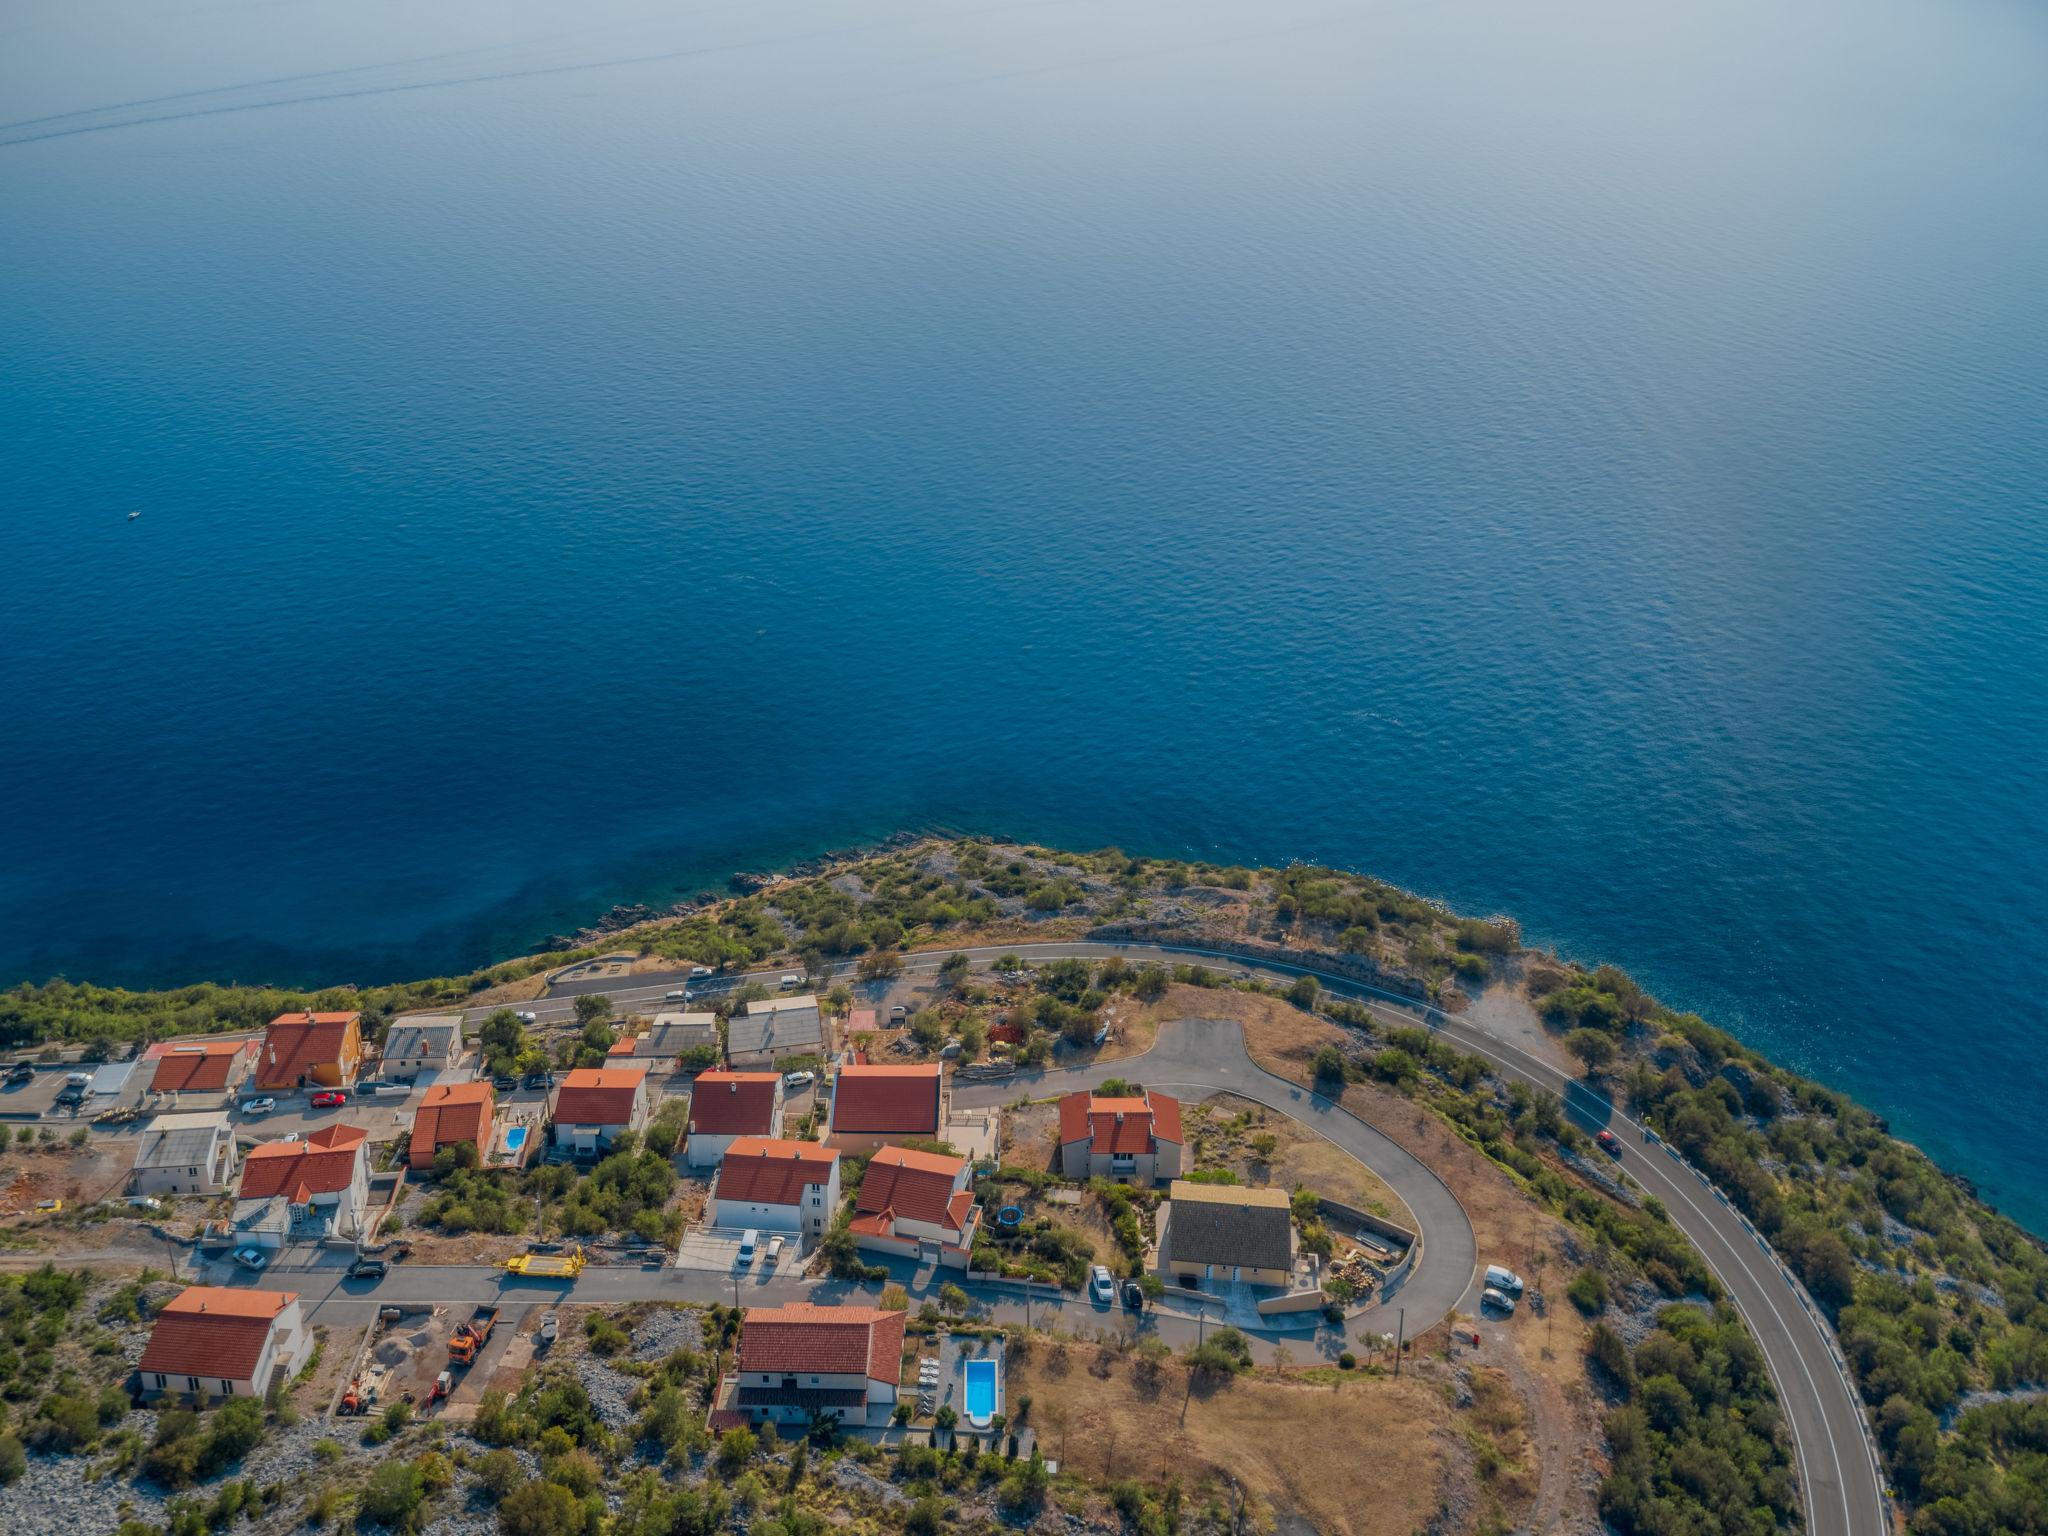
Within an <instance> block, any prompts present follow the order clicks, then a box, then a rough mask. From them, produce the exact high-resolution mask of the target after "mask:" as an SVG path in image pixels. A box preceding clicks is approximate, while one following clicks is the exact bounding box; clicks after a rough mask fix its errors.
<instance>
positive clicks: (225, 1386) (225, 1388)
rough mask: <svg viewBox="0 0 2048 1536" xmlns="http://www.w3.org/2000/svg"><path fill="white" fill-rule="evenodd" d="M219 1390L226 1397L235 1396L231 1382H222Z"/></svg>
mask: <svg viewBox="0 0 2048 1536" xmlns="http://www.w3.org/2000/svg"><path fill="white" fill-rule="evenodd" d="M220 1389H221V1391H222V1392H224V1393H226V1394H227V1395H228V1396H229V1397H233V1396H234V1395H235V1384H234V1383H233V1382H232V1381H224V1382H222V1383H221V1384H220Z"/></svg>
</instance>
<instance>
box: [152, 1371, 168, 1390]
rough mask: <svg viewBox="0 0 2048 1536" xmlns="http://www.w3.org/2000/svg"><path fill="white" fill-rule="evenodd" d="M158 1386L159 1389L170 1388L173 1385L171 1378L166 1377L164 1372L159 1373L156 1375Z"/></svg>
mask: <svg viewBox="0 0 2048 1536" xmlns="http://www.w3.org/2000/svg"><path fill="white" fill-rule="evenodd" d="M156 1384H157V1386H158V1388H159V1389H161V1388H163V1387H168V1386H169V1385H170V1384H171V1379H170V1377H168V1376H166V1375H164V1373H163V1372H162V1371H158V1372H157V1375H156Z"/></svg>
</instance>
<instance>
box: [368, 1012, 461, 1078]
mask: <svg viewBox="0 0 2048 1536" xmlns="http://www.w3.org/2000/svg"><path fill="white" fill-rule="evenodd" d="M461 1059H462V1015H461V1014H459V1013H421V1014H415V1015H413V1016H412V1017H411V1018H407V1019H397V1020H394V1021H393V1022H392V1025H391V1033H390V1034H388V1035H386V1036H385V1037H384V1059H383V1065H382V1070H383V1071H385V1072H390V1073H400V1072H436V1071H440V1070H442V1069H443V1068H446V1067H452V1066H454V1065H455V1063H456V1062H458V1061H460V1060H461Z"/></svg>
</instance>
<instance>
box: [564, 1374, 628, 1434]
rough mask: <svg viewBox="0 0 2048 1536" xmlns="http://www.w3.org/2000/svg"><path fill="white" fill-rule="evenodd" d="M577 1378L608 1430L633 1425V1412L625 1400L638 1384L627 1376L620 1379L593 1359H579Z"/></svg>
mask: <svg viewBox="0 0 2048 1536" xmlns="http://www.w3.org/2000/svg"><path fill="white" fill-rule="evenodd" d="M576 1375H577V1377H578V1379H579V1380H581V1381H582V1383H583V1390H584V1391H586V1392H588V1393H589V1394H590V1406H591V1408H592V1409H593V1410H594V1411H595V1412H596V1414H597V1416H598V1418H599V1420H601V1421H602V1422H603V1424H604V1426H605V1427H606V1428H607V1429H618V1428H620V1427H621V1426H623V1425H626V1424H630V1423H632V1422H633V1410H632V1409H631V1408H629V1407H627V1406H626V1401H627V1399H628V1398H630V1397H631V1396H632V1395H633V1390H634V1389H635V1388H636V1387H638V1386H639V1385H640V1383H639V1382H637V1381H635V1380H633V1379H632V1378H631V1377H630V1376H621V1375H620V1374H619V1373H618V1372H617V1371H615V1370H613V1369H612V1368H611V1367H610V1366H608V1365H604V1364H601V1363H600V1362H598V1361H596V1360H588V1359H585V1360H578V1361H577V1362H576Z"/></svg>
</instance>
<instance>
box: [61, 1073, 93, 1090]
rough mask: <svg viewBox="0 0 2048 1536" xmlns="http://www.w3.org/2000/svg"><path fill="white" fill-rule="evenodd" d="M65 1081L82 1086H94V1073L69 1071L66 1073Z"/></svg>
mask: <svg viewBox="0 0 2048 1536" xmlns="http://www.w3.org/2000/svg"><path fill="white" fill-rule="evenodd" d="M64 1081H65V1082H67V1083H71V1084H74V1085H76V1086H77V1087H80V1088H90V1087H91V1086H92V1074H91V1073H90V1072H67V1073H65V1074H64Z"/></svg>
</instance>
